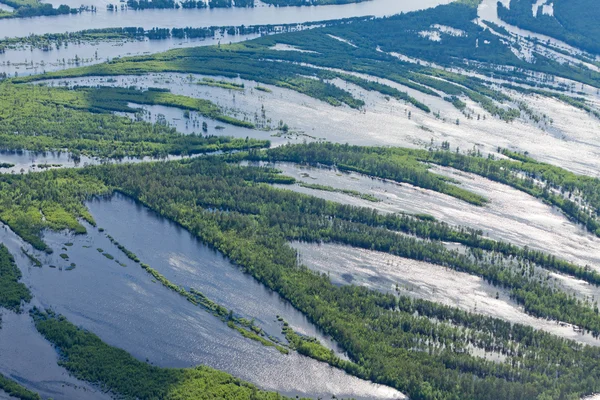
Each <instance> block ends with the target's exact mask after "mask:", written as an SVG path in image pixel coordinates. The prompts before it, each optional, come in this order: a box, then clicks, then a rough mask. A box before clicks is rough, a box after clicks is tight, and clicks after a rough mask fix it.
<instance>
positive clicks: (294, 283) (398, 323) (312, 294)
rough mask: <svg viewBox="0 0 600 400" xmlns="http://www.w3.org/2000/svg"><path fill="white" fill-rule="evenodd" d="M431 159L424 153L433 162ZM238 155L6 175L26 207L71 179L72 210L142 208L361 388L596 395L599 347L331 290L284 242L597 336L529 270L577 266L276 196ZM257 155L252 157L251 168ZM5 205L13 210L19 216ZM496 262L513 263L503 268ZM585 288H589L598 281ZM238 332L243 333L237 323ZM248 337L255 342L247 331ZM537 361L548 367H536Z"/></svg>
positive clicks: (569, 300) (421, 305)
mask: <svg viewBox="0 0 600 400" xmlns="http://www.w3.org/2000/svg"><path fill="white" fill-rule="evenodd" d="M311 146H315V145H305V146H299V147H298V148H294V147H291V148H286V149H284V150H282V152H283V153H282V154H292V150H293V151H294V152H298V153H302V152H304V153H305V154H309V153H310V152H312V151H315V152H316V150H319V151H321V152H323V154H328V153H327V150H328V149H329V150H330V151H331V152H333V151H334V150H335V151H336V152H339V153H341V155H342V156H343V157H348V156H347V155H345V153H351V152H360V151H364V152H366V155H368V154H369V153H374V154H379V156H380V157H383V156H382V155H381V154H383V155H385V153H382V151H383V150H382V149H363V150H361V149H353V148H351V147H349V146H348V148H344V147H341V148H340V149H335V148H333V147H327V146H328V145H323V148H322V149H319V148H318V147H311ZM308 150H310V151H308ZM339 150H341V151H339ZM388 150H389V151H398V152H400V154H401V153H402V152H404V153H405V154H411V152H415V153H414V154H416V155H413V157H415V158H417V155H419V156H424V157H426V156H427V155H428V154H430V152H427V151H423V152H419V151H416V150H407V149H388ZM271 152H273V153H271ZM270 153H271V154H275V150H270V151H269V152H268V153H266V154H267V155H269V154H270ZM434 155H435V153H434V152H432V155H431V156H430V157H432V158H434V157H433V156H434ZM395 156H397V155H395ZM248 157H250V155H247V154H243V153H239V154H236V155H230V156H223V157H216V156H213V157H210V158H205V159H203V158H199V159H193V160H186V161H181V162H169V163H162V162H159V163H143V164H135V165H134V164H125V165H102V166H95V167H88V168H83V169H81V170H55V171H46V172H40V173H34V174H27V175H22V176H13V177H10V178H11V179H12V180H13V185H14V186H15V187H18V188H19V190H21V192H23V193H26V194H24V195H23V196H22V197H26V198H28V199H31V201H37V200H36V199H38V198H39V197H43V196H44V193H46V192H48V191H52V190H53V188H54V187H55V184H54V183H53V182H54V181H60V180H67V179H68V180H71V181H74V182H78V181H84V182H85V181H87V182H89V184H88V185H83V184H76V185H70V186H68V188H69V191H63V193H62V194H63V196H61V197H60V200H57V201H60V202H62V203H64V204H75V203H77V202H81V201H83V199H85V198H89V196H92V195H94V194H95V193H97V194H102V193H107V192H112V191H114V190H119V191H120V192H122V193H124V194H126V195H128V196H131V197H133V198H134V199H136V200H138V201H140V202H142V203H144V204H146V205H147V206H149V207H150V208H152V209H153V210H155V211H157V212H158V213H160V214H161V215H162V216H164V217H166V218H169V219H172V220H174V221H176V222H178V223H179V224H181V225H182V226H183V227H185V228H186V229H188V230H189V231H190V232H192V233H193V234H194V235H196V236H198V237H199V238H200V239H201V240H202V241H204V242H205V243H207V244H209V245H210V246H211V247H213V248H215V249H217V250H219V251H221V252H222V253H223V254H224V255H225V256H227V257H228V258H230V259H231V260H232V262H234V263H235V264H237V265H239V266H240V267H241V268H243V269H244V270H245V271H246V272H248V273H249V274H251V275H252V276H254V277H255V278H256V279H257V280H259V281H260V282H262V283H264V284H265V285H266V286H267V287H269V288H271V289H273V290H274V291H276V292H278V293H279V294H280V295H281V296H282V297H283V298H284V299H286V300H288V301H289V302H290V303H291V304H292V305H294V307H296V308H297V309H299V310H300V311H301V312H303V313H305V314H306V315H307V317H309V318H310V319H311V321H313V322H314V323H315V324H316V325H318V326H319V327H320V328H321V329H323V330H324V332H325V333H326V334H328V335H331V336H332V337H333V339H335V340H336V341H337V342H338V343H339V344H340V345H341V346H342V347H343V348H344V349H345V351H347V353H348V354H349V356H350V358H351V360H352V363H339V362H338V361H337V359H335V358H330V357H329V356H328V355H327V353H326V352H323V351H322V348H321V347H319V346H318V345H317V344H315V343H313V342H312V341H311V340H306V341H303V342H302V343H300V342H298V343H296V344H295V345H294V346H296V347H297V348H298V349H303V350H302V351H304V352H305V354H307V355H310V356H313V357H317V358H319V359H321V360H323V361H326V362H329V363H331V364H332V365H336V366H338V367H341V368H344V369H345V370H347V371H348V372H349V373H352V374H355V375H357V376H359V377H362V378H365V379H371V380H374V381H376V382H380V383H383V384H388V385H391V386H393V387H396V388H398V389H399V390H401V391H404V392H405V393H407V394H408V395H410V396H411V397H412V398H423V399H434V398H435V399H453V398H457V396H458V397H460V398H468V399H475V398H477V399H487V398H508V397H507V396H508V393H512V394H513V395H512V398H515V399H523V400H525V399H531V398H536V397H539V398H543V396H547V397H548V398H557V397H558V398H560V397H561V396H562V397H564V398H573V397H574V396H575V397H576V396H579V395H582V394H585V393H591V392H594V391H597V390H599V389H600V387H598V385H599V384H598V382H600V380H598V379H597V378H596V375H595V374H596V373H599V374H600V372H598V371H596V369H595V368H596V367H595V366H596V364H597V361H596V360H597V357H598V356H600V353H598V352H599V351H600V350H598V349H595V348H588V347H583V346H580V345H576V344H575V343H573V342H570V341H566V340H563V339H558V338H556V337H554V336H552V335H550V334H545V333H542V332H538V331H535V330H533V329H531V328H527V327H524V326H520V325H511V324H509V323H506V322H502V321H499V320H496V319H492V318H487V317H483V316H479V315H474V314H470V313H466V312H462V311H459V310H456V309H453V308H448V307H443V306H439V305H436V304H434V303H430V302H421V301H413V300H410V299H408V298H406V297H402V296H400V297H394V296H391V295H385V294H381V293H377V292H374V291H370V290H367V289H365V288H359V287H355V286H345V287H336V286H334V285H332V284H331V282H330V281H329V279H328V277H327V276H325V275H320V274H316V273H314V272H311V271H310V270H308V269H307V268H306V267H303V266H301V265H298V263H297V261H298V258H297V254H296V252H295V251H294V250H293V249H292V248H291V247H290V246H289V245H288V243H289V242H290V241H298V240H300V241H309V242H334V243H340V244H346V245H351V246H355V247H360V248H365V249H373V250H377V251H383V252H386V253H390V254H395V255H398V256H401V257H406V258H411V259H416V260H424V261H428V262H431V263H435V264H439V265H442V266H445V267H448V268H452V269H456V270H458V271H462V272H467V273H470V274H473V275H477V276H480V277H482V278H484V279H486V280H487V281H488V282H490V283H493V284H495V285H497V286H500V287H504V288H506V289H507V290H509V291H510V293H511V296H512V297H513V299H514V300H515V301H517V303H519V304H521V305H523V307H524V308H525V310H526V311H527V312H529V313H530V314H532V315H535V316H543V317H549V318H553V319H557V320H560V321H565V322H570V323H574V324H576V325H579V326H581V327H583V328H584V329H586V330H588V331H590V332H592V333H593V334H594V335H597V334H598V333H600V317H599V316H598V314H597V312H596V309H595V305H594V304H592V303H590V302H589V301H585V300H579V299H577V298H574V297H572V296H569V295H567V294H566V293H565V292H563V291H562V290H561V289H560V288H557V287H555V286H553V283H552V281H550V280H548V277H547V275H546V273H545V272H543V271H537V272H536V269H537V268H539V266H544V267H547V268H549V269H553V268H552V267H553V266H555V267H556V269H559V268H563V267H564V269H565V271H568V268H571V267H573V268H575V269H574V270H573V271H585V270H584V269H583V268H580V267H577V266H571V265H570V264H568V263H566V262H564V261H559V260H556V257H553V256H548V255H545V254H543V253H540V252H532V251H529V250H527V249H520V248H518V247H515V246H510V245H507V244H503V243H496V242H493V241H490V240H488V239H485V238H483V237H481V235H480V234H479V233H477V232H475V231H469V230H464V229H460V230H456V229H453V228H450V227H449V226H447V225H445V224H443V223H440V222H436V221H432V220H431V219H430V218H417V217H411V216H407V215H394V214H390V215H380V214H378V213H377V212H375V211H373V210H371V209H365V208H357V207H351V206H344V205H340V204H336V203H332V202H328V201H325V200H321V199H316V198H314V197H310V196H306V195H302V194H299V193H294V192H291V191H287V190H279V189H275V188H272V187H270V186H269V185H268V184H270V183H288V184H290V183H293V182H294V181H293V179H290V178H286V177H282V176H281V175H279V173H278V171H277V170H274V169H270V168H258V167H242V166H239V165H238V164H236V163H233V161H239V160H242V159H245V158H248ZM257 157H258V155H257V154H254V155H253V156H252V157H251V158H257ZM407 157H408V156H407ZM463 157H465V158H466V157H469V156H463ZM258 158H262V156H261V157H258ZM473 158H474V159H475V158H476V157H473ZM384 159H385V158H384ZM417 159H418V158H417ZM388 162H389V160H388ZM411 162H413V161H411ZM4 179H6V178H4ZM38 181H43V182H44V186H39V185H36V182H38ZM99 183H101V184H99ZM94 188H96V189H94ZM76 189H78V190H80V191H77V190H76ZM25 191H26V192H25ZM0 193H1V192H0ZM67 197H69V199H67ZM14 208H15V210H18V205H17V206H14ZM75 210H76V209H75ZM397 232H416V233H415V236H418V237H420V238H427V239H430V240H422V239H417V238H413V237H408V236H405V235H402V234H399V233H397ZM442 237H443V238H454V239H456V241H459V242H462V243H466V244H467V245H468V246H470V247H471V250H469V252H468V253H467V254H461V253H459V252H457V251H450V250H447V249H446V248H445V247H444V246H443V245H442V244H440V243H439V242H437V240H440V238H442ZM478 249H486V250H491V251H497V252H498V253H493V252H492V253H489V252H483V251H481V250H478ZM505 254H512V255H513V256H511V257H505V256H504V255H505ZM538 263H539V264H538ZM142 267H143V268H145V269H146V270H147V271H148V272H149V273H151V274H152V275H153V277H154V279H156V280H157V281H160V282H161V284H163V285H166V286H167V287H170V288H172V290H175V291H177V292H179V293H181V294H182V295H184V296H186V297H187V298H189V299H190V301H191V302H192V303H194V304H199V305H202V302H204V301H206V300H207V299H206V300H205V299H204V298H203V297H202V296H201V294H199V293H197V292H194V291H192V290H190V291H187V290H184V289H182V288H180V287H178V286H175V285H173V284H172V283H170V282H169V281H167V280H166V279H164V282H163V278H164V277H162V275H160V274H158V272H156V271H154V270H152V269H151V268H150V267H149V266H147V265H142ZM589 277H590V278H594V279H597V275H596V274H595V273H590V274H589ZM171 286H172V287H171ZM207 304H208V305H203V306H204V307H207V309H209V310H213V312H216V313H217V315H220V316H221V317H222V318H223V320H224V321H225V322H229V321H230V317H229V315H230V314H229V313H228V310H226V309H221V308H220V307H219V306H218V305H214V303H213V304H211V303H207ZM430 318H434V319H436V320H437V322H433V321H431V320H430ZM236 325H238V327H240V328H244V327H247V326H246V325H243V324H242V322H240V323H239V324H236ZM399 327H402V328H401V329H399ZM247 331H248V332H254V333H256V331H255V330H254V328H251V327H250V329H247ZM256 334H257V335H258V336H259V337H262V336H261V335H260V334H259V333H256ZM246 335H247V336H248V337H250V336H253V335H251V333H246ZM263 339H265V340H266V338H264V337H263ZM295 340H297V338H293V340H292V343H294V341H295ZM261 341H262V340H261ZM304 342H306V343H304ZM469 346H474V347H475V348H479V349H482V350H483V349H485V350H486V351H495V352H499V353H501V354H503V355H505V356H506V357H507V360H508V361H506V362H504V363H500V364H497V363H494V362H491V361H486V360H484V359H482V358H479V357H476V356H473V355H470V354H469V350H468V348H469ZM59 347H60V346H59ZM540 358H543V359H545V360H547V362H544V363H540V362H538V361H537V360H539V359H540ZM590 371H591V372H590ZM508 377H510V378H508ZM588 378H591V379H588ZM103 379H104V378H103ZM92 381H93V382H95V381H98V380H97V379H92ZM111 387H112V386H111ZM491 388H494V390H491ZM555 391H558V392H555ZM556 393H559V394H558V395H557V394H556ZM490 396H493V397H490Z"/></svg>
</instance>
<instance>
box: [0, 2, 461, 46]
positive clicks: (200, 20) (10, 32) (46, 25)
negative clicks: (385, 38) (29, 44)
mask: <svg viewBox="0 0 600 400" xmlns="http://www.w3.org/2000/svg"><path fill="white" fill-rule="evenodd" d="M56 3H57V4H58V3H61V4H62V3H64V0H60V1H57V2H56ZM75 3H85V0H76V1H75ZM89 3H93V4H95V5H98V4H97V2H89ZM447 3H450V0H372V1H366V2H362V3H358V4H344V5H327V6H318V7H268V6H261V7H255V8H219V9H191V10H190V9H179V10H177V9H165V10H143V11H134V10H127V11H118V12H108V11H106V10H105V9H104V8H103V7H102V6H100V5H99V6H98V12H96V13H89V12H84V13H82V14H76V15H60V16H51V17H36V18H14V19H8V20H3V21H2V24H1V25H0V37H24V36H27V35H30V34H37V35H41V34H44V33H63V32H65V31H70V32H76V31H81V30H85V29H99V28H114V27H130V26H135V27H143V28H146V29H151V28H154V27H158V28H174V27H177V28H184V27H188V26H191V27H194V28H198V27H208V26H239V25H246V26H247V25H277V24H294V23H304V22H313V21H325V20H334V19H341V18H352V17H361V16H370V15H372V16H376V17H383V16H386V15H393V14H398V13H401V12H409V11H416V10H422V9H425V8H430V7H435V6H437V5H439V4H447ZM72 5H74V4H72Z"/></svg>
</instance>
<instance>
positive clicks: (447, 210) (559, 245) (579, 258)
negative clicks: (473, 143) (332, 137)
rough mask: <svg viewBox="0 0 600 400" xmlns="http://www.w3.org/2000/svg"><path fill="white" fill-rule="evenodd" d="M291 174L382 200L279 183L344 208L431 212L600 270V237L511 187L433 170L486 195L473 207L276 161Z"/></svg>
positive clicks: (441, 218) (388, 184)
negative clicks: (346, 205)
mask: <svg viewBox="0 0 600 400" xmlns="http://www.w3.org/2000/svg"><path fill="white" fill-rule="evenodd" d="M275 167H276V168H278V169H280V170H282V171H283V173H284V174H285V175H289V176H293V177H294V178H296V179H297V180H299V181H302V182H307V183H316V184H321V185H325V186H332V187H334V188H337V189H351V190H356V191H358V192H361V193H365V194H370V195H373V196H375V197H376V198H378V199H380V200H381V201H380V202H376V203H375V202H370V201H367V200H362V199H359V198H356V197H351V196H348V195H345V194H342V193H335V192H326V191H321V190H315V189H308V188H304V187H301V186H297V185H291V186H289V185H278V187H281V188H285V189H289V190H294V191H297V192H301V193H306V194H310V195H312V196H316V197H321V198H325V199H327V200H332V201H336V202H339V203H343V204H351V205H356V206H361V207H369V208H374V209H376V210H378V211H381V212H386V213H387V212H407V213H410V214H419V213H425V214H430V215H432V216H434V217H435V218H436V219H438V220H439V221H443V222H447V223H449V224H451V225H454V226H466V227H470V228H474V229H481V230H482V231H483V232H484V234H485V235H487V236H489V237H490V238H491V239H495V240H503V241H507V242H510V243H513V244H515V245H519V246H528V247H529V248H532V249H538V250H542V251H545V252H547V253H550V254H554V255H556V256H557V257H560V258H563V259H566V260H569V261H571V262H575V263H578V264H580V265H590V266H591V267H592V268H595V269H596V270H600V254H599V253H598V251H596V249H598V248H600V238H597V237H595V236H594V235H591V234H590V233H587V232H586V231H585V230H584V229H583V228H582V227H580V226H578V225H576V224H574V223H572V222H571V221H569V220H568V219H567V218H566V217H565V216H564V215H563V214H562V213H561V212H560V211H558V210H557V209H555V208H553V207H550V206H548V205H546V204H544V203H543V202H541V201H540V200H537V199H535V198H534V197H531V196H529V195H527V194H525V193H523V192H520V191H518V190H516V189H513V188H511V187H509V186H506V185H503V184H500V183H497V182H493V181H490V180H488V179H485V178H482V177H479V176H476V175H473V174H466V173H463V172H459V171H456V170H453V169H450V168H442V167H434V168H432V172H434V173H440V174H443V175H446V176H450V177H452V178H453V179H455V180H457V181H458V182H460V186H461V187H462V188H464V189H467V190H469V191H472V192H475V193H477V194H480V195H482V196H485V197H486V198H487V199H488V200H489V203H488V204H486V205H485V206H483V207H478V206H474V205H470V204H468V203H465V202H463V201H461V200H458V199H455V198H453V197H450V196H448V195H444V194H440V193H437V192H434V191H431V190H427V189H421V188H418V187H415V186H412V185H409V184H404V183H403V184H397V183H395V182H386V181H383V180H379V179H373V178H370V177H367V176H364V175H359V174H355V173H350V174H348V173H340V172H337V171H334V170H331V169H326V168H307V167H302V166H298V165H294V164H290V163H276V164H275Z"/></svg>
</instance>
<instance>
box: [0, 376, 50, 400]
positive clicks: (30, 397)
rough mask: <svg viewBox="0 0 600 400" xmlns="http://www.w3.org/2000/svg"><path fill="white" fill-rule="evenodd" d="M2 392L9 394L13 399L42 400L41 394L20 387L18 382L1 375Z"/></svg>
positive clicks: (0, 388) (0, 386)
mask: <svg viewBox="0 0 600 400" xmlns="http://www.w3.org/2000/svg"><path fill="white" fill-rule="evenodd" d="M0 390H3V391H4V392H6V393H8V394H9V395H11V396H12V397H15V398H17V399H20V400H41V399H42V398H41V397H40V395H39V394H37V393H34V392H32V391H30V390H28V389H26V388H24V387H23V386H21V385H19V384H18V383H17V382H15V381H12V380H10V379H8V378H7V377H5V376H4V375H2V374H0Z"/></svg>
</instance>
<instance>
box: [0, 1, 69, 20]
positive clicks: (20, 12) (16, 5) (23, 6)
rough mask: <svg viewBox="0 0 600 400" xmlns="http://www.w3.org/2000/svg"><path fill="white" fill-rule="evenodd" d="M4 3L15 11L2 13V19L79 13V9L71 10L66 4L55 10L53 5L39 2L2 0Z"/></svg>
mask: <svg viewBox="0 0 600 400" xmlns="http://www.w3.org/2000/svg"><path fill="white" fill-rule="evenodd" d="M2 3H3V4H6V5H8V6H10V7H12V8H13V9H14V11H13V12H6V11H0V19H2V18H28V17H38V16H42V15H62V14H76V13H77V12H79V10H78V9H76V8H70V7H69V6H67V5H64V4H62V5H60V6H58V7H57V8H54V7H52V4H48V3H42V2H41V1H39V0H2Z"/></svg>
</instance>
